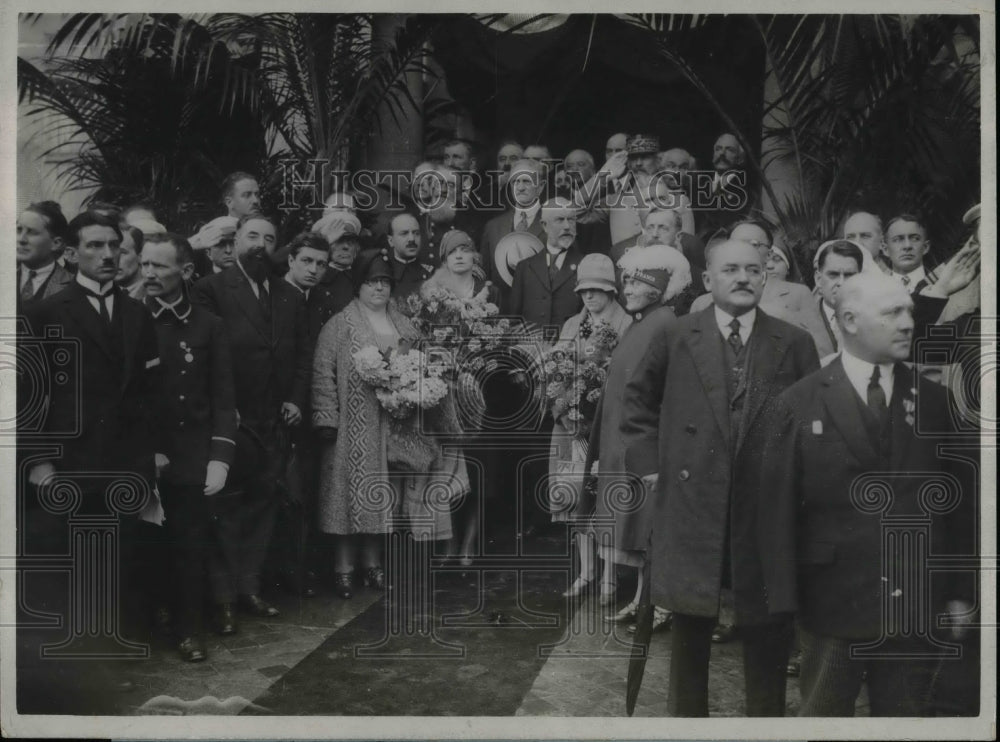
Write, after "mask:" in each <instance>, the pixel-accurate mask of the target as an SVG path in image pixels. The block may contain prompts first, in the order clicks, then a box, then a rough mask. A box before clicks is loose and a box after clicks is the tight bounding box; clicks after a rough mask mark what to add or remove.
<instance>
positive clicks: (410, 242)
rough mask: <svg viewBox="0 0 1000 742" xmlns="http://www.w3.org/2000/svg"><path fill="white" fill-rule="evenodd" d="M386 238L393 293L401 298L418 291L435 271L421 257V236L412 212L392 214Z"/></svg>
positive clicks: (395, 297) (396, 297) (418, 223)
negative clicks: (393, 282)
mask: <svg viewBox="0 0 1000 742" xmlns="http://www.w3.org/2000/svg"><path fill="white" fill-rule="evenodd" d="M386 241H387V242H388V243H389V248H388V250H387V253H388V255H387V257H388V258H389V266H390V267H391V268H392V275H393V280H394V281H395V284H394V285H393V289H392V296H393V298H394V299H396V300H399V301H402V300H403V299H405V298H406V297H407V296H409V295H410V294H412V293H415V292H417V291H419V290H420V287H421V286H422V285H423V283H424V281H426V280H427V279H428V278H430V277H431V275H432V274H433V273H434V266H433V265H432V264H431V263H428V262H425V261H422V260H421V258H420V252H421V251H420V246H421V245H422V244H423V235H422V234H421V231H420V222H419V221H418V220H417V217H415V216H413V214H409V213H406V212H404V213H401V214H396V215H395V216H394V217H392V219H391V220H390V221H389V234H388V236H387V237H386ZM384 249H385V248H383V250H384Z"/></svg>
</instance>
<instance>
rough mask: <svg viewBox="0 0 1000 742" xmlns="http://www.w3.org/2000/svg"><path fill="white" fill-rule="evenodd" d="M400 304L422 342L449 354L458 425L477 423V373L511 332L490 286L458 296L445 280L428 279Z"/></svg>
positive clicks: (481, 402)
mask: <svg viewBox="0 0 1000 742" xmlns="http://www.w3.org/2000/svg"><path fill="white" fill-rule="evenodd" d="M400 309H401V311H402V312H403V313H404V314H406V315H407V316H409V317H410V319H411V320H412V321H413V324H414V325H415V326H416V328H417V329H418V330H419V331H420V333H421V335H422V336H423V338H424V343H425V347H430V348H433V349H434V350H435V351H441V352H447V353H448V354H449V355H450V358H451V363H450V365H451V372H452V375H451V377H450V381H451V382H452V384H453V386H454V388H455V392H456V401H457V404H458V408H459V409H458V412H459V414H460V416H461V419H462V427H463V428H465V429H475V428H478V427H479V425H480V424H481V421H482V417H483V414H484V413H485V411H486V402H485V399H484V398H483V393H482V388H481V385H480V382H479V381H478V380H477V377H478V376H479V374H480V373H481V372H483V371H484V370H486V371H488V370H490V369H491V368H493V367H495V366H496V360H495V358H491V353H493V352H494V351H496V350H497V349H498V348H499V347H500V346H501V345H502V343H503V342H504V340H505V339H506V337H507V335H508V334H509V333H510V321H509V320H507V319H502V318H500V317H498V316H497V315H498V314H499V313H500V309H499V308H498V307H497V305H496V304H493V303H492V302H490V301H489V287H488V286H487V287H484V288H483V289H482V290H481V291H480V292H479V293H477V294H476V295H474V296H472V297H461V296H458V294H456V293H455V292H454V291H453V290H452V289H451V287H450V286H449V285H448V283H447V282H446V281H443V280H437V281H435V280H431V281H428V282H427V283H426V284H424V286H423V288H421V290H420V292H419V293H417V294H411V295H410V296H408V297H407V299H406V301H405V302H403V305H402V306H401V307H400Z"/></svg>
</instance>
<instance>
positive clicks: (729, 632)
mask: <svg viewBox="0 0 1000 742" xmlns="http://www.w3.org/2000/svg"><path fill="white" fill-rule="evenodd" d="M735 638H736V627H735V626H733V625H732V624H728V623H720V624H719V625H718V626H716V627H715V631H713V632H712V641H713V642H714V643H716V644H727V643H728V642H731V641H732V640H733V639H735Z"/></svg>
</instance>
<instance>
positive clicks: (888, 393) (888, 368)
mask: <svg viewBox="0 0 1000 742" xmlns="http://www.w3.org/2000/svg"><path fill="white" fill-rule="evenodd" d="M840 362H841V363H843V364H844V372H845V373H846V374H847V380H848V381H850V382H851V386H853V387H854V391H856V392H857V393H858V396H859V397H860V398H861V401H862V402H863V403H865V404H868V384H869V383H870V382H871V378H872V372H873V371H874V369H875V364H874V363H869V362H868V361H862V360H861V359H860V358H858V357H857V356H854V355H851V354H850V353H849V352H848V350H847V348H844V349H843V350H842V352H841V354H840ZM879 369H880V376H879V386H881V387H882V391H883V392H885V400H886V404H888V403H889V400H891V399H892V387H893V370H894V369H895V364H894V363H880V364H879Z"/></svg>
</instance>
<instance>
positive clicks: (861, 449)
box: [821, 357, 878, 465]
mask: <svg viewBox="0 0 1000 742" xmlns="http://www.w3.org/2000/svg"><path fill="white" fill-rule="evenodd" d="M822 373H823V380H822V392H821V394H822V397H823V404H824V406H825V407H826V410H827V412H828V413H829V415H830V419H831V420H833V424H834V425H835V426H836V428H837V430H838V431H840V434H841V436H842V437H843V439H844V443H845V444H846V445H847V448H848V449H850V451H851V453H852V454H854V456H855V458H857V460H858V461H860V462H861V463H862V464H865V465H873V464H875V463H877V460H878V453H877V452H876V450H875V448H874V447H873V446H872V441H871V436H870V435H869V434H868V428H867V426H866V425H865V421H864V419H863V418H862V416H861V415H862V412H861V405H860V402H859V400H858V394H857V392H855V391H854V387H853V386H851V382H850V381H849V380H848V378H847V373H846V372H845V371H844V365H843V363H841V360H840V358H839V357H838V358H837V359H835V360H834V361H833V362H832V363H831V364H830V365H829V366H827V367H826V368H825V369H824V370H823V372H822Z"/></svg>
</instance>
